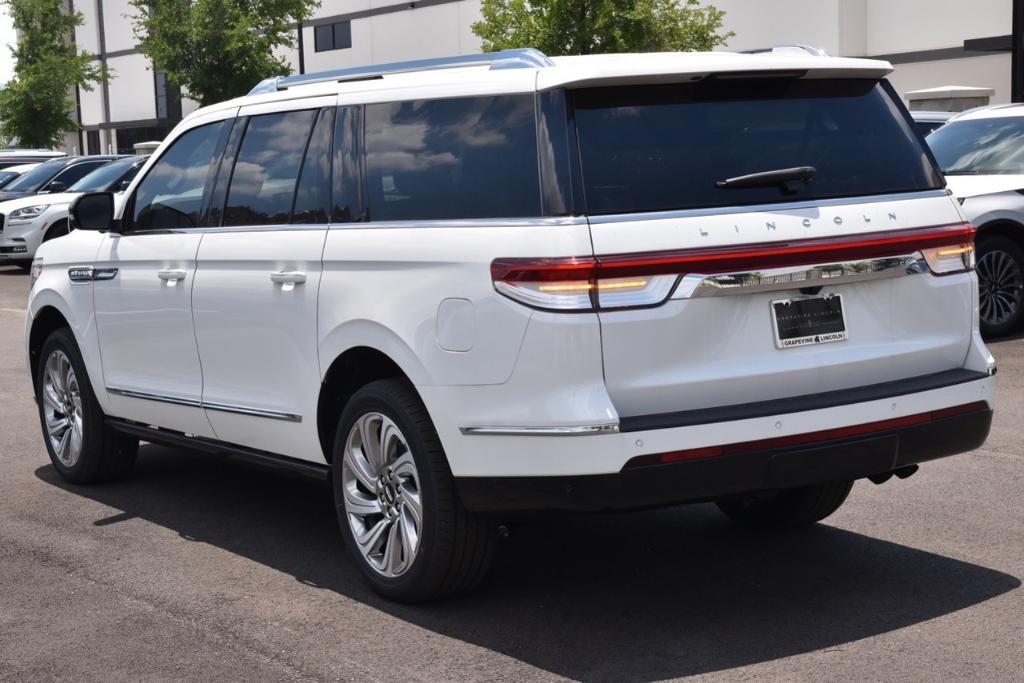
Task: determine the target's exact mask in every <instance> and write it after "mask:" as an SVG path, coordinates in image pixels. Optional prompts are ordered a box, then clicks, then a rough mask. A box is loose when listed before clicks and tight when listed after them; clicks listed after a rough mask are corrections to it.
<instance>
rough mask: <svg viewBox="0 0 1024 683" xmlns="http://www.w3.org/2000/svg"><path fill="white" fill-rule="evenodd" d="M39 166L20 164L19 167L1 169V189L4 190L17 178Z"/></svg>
mask: <svg viewBox="0 0 1024 683" xmlns="http://www.w3.org/2000/svg"><path fill="white" fill-rule="evenodd" d="M38 165H39V164H19V165H18V166H7V167H6V168H2V169H0V189H3V188H4V187H5V186H6V185H7V184H8V183H11V182H14V180H15V179H16V178H20V177H21V176H22V175H23V174H24V173H26V172H27V171H31V170H32V169H33V168H35V167H36V166H38Z"/></svg>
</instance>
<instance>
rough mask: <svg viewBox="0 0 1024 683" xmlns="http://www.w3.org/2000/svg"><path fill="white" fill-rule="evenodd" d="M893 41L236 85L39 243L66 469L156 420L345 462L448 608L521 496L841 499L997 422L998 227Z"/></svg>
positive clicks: (828, 507)
mask: <svg viewBox="0 0 1024 683" xmlns="http://www.w3.org/2000/svg"><path fill="white" fill-rule="evenodd" d="M889 70H890V67H889V65H888V64H886V63H883V62H877V61H867V60H851V59H836V58H830V57H824V56H814V55H809V54H791V53H790V54H772V53H767V54H757V55H741V54H722V53H715V54H681V53H680V54H648V55H613V56H589V57H565V58H555V59H549V58H547V57H545V56H544V55H542V54H540V53H538V52H535V51H532V50H526V51H511V52H502V53H495V54H491V55H482V56H481V55H476V56H472V57H459V58H453V59H449V60H432V61H429V62H420V63H411V64H410V63H406V64H398V65H390V66H387V67H377V68H373V69H350V70H343V71H338V72H332V73H328V74H316V75H312V76H310V75H307V76H295V77H290V78H281V79H275V80H272V81H268V82H265V83H263V84H261V85H260V86H258V87H257V88H256V89H255V90H254V92H253V93H251V94H250V96H247V97H244V98H241V99H238V100H234V101H231V102H225V103H223V104H219V105H215V106H212V107H208V108H206V109H203V110H200V111H198V112H196V113H194V114H192V115H191V116H189V117H188V118H187V119H186V120H185V121H184V122H183V123H182V124H181V125H179V126H178V128H177V129H176V130H175V131H174V132H173V133H172V134H171V135H170V136H169V137H168V139H167V140H166V141H165V142H164V143H163V145H162V146H161V147H160V149H159V150H158V151H157V152H156V153H155V154H154V155H153V157H152V158H151V159H150V160H149V162H148V163H147V164H146V166H145V167H144V168H143V169H142V171H141V172H140V173H139V175H138V177H137V178H136V179H135V180H134V181H133V182H132V185H131V187H129V188H128V190H127V191H126V192H125V193H124V197H123V198H115V197H114V196H113V195H111V194H109V193H93V194H86V195H82V196H81V197H80V198H79V199H78V200H77V202H76V203H75V204H74V205H73V206H72V209H71V214H72V225H73V227H77V229H75V230H73V231H72V232H71V234H70V235H69V236H68V237H65V238H63V239H60V240H56V241H53V242H47V243H46V244H44V245H42V247H41V248H40V250H39V259H38V260H37V261H36V262H35V264H34V266H33V277H34V284H33V287H32V292H31V299H30V305H29V310H30V315H29V317H28V324H27V331H26V345H27V350H28V358H29V364H30V366H31V371H32V378H33V381H34V386H35V392H36V395H37V397H38V403H39V412H40V418H41V421H42V425H43V434H44V436H45V441H46V447H47V449H48V451H49V453H50V457H51V459H52V461H53V465H54V467H55V468H56V469H57V470H58V472H59V473H60V474H61V475H62V476H63V477H64V478H65V479H67V480H69V481H72V482H76V483H88V482H95V481H100V480H104V479H109V478H112V477H116V476H121V475H124V474H125V473H126V472H127V471H128V470H129V469H130V468H131V465H132V461H133V459H134V457H135V453H136V448H137V445H138V442H139V440H140V439H141V440H144V441H152V442H162V443H169V444H180V445H183V446H186V447H189V448H195V449H200V450H204V451H209V452H211V453H219V454H225V455H227V456H229V457H233V458H238V459H244V460H248V461H251V462H254V463H258V464H262V465H266V466H269V467H273V468H277V469H279V470H286V471H290V472H293V473H297V474H300V475H308V476H311V477H316V478H320V479H325V478H329V479H330V481H331V482H332V483H333V487H334V494H335V499H336V501H337V511H338V518H339V522H340V526H341V530H342V533H343V535H344V538H345V541H346V543H347V545H348V547H349V548H350V549H351V551H352V556H353V557H354V558H355V561H356V562H357V563H358V565H359V567H360V568H361V570H362V573H363V574H364V575H365V576H366V578H367V579H368V580H369V582H370V583H371V584H372V585H373V586H374V588H375V589H376V590H378V591H379V592H381V593H383V594H385V595H387V596H390V597H393V598H396V599H402V600H421V599H426V598H430V597H434V596H438V595H445V594H450V593H453V592H456V591H459V590H464V589H466V588H469V587H471V586H472V585H474V584H475V583H476V582H477V581H478V580H479V579H480V578H481V577H482V576H483V574H484V572H485V570H486V568H487V566H488V563H489V562H490V559H491V557H492V553H493V550H494V547H495V543H496V539H497V535H498V533H497V529H498V527H497V522H498V521H500V520H502V519H503V518H504V517H505V516H506V515H511V514H513V513H516V512H520V511H538V510H600V509H612V508H630V507H639V506H650V505H662V504H670V503H680V502H689V501H716V502H718V503H719V505H720V507H721V508H722V510H723V511H724V512H725V513H726V514H728V515H729V516H730V517H732V518H733V519H735V520H737V521H739V522H741V523H744V524H748V525H752V526H757V527H768V526H786V525H795V524H808V523H813V522H815V521H817V520H820V519H822V518H824V517H826V516H827V515H829V514H830V513H831V512H833V511H834V510H835V509H836V508H838V507H839V505H840V504H841V503H842V502H843V500H844V499H845V497H846V495H847V494H848V492H849V491H850V487H851V483H852V482H853V481H854V480H855V479H858V478H863V477H867V478H870V479H872V480H874V481H875V482H876V483H881V482H882V481H884V480H886V479H887V478H889V477H891V476H892V475H894V474H895V475H898V476H899V477H905V476H909V475H910V474H912V473H913V472H914V471H915V470H916V468H917V463H920V462H922V461H925V460H930V459H933V458H938V457H942V456H948V455H952V454H954V453H960V452H964V451H967V450H970V449H973V448H976V447H977V446H979V445H980V444H981V443H982V442H983V441H984V439H985V438H986V435H987V434H988V430H989V425H990V422H991V415H992V403H993V396H994V391H995V384H994V377H993V374H994V373H995V365H994V362H993V359H992V357H991V355H990V354H989V353H988V351H987V350H986V348H985V346H984V344H983V343H982V340H981V337H980V335H979V333H978V324H977V312H976V304H975V302H976V301H977V282H976V279H975V276H974V273H973V272H972V266H973V238H974V231H973V228H972V227H971V226H970V225H967V224H966V223H965V222H964V219H963V216H962V215H961V213H960V209H959V207H958V205H957V203H956V201H954V200H953V199H952V198H951V197H950V196H949V194H948V193H947V191H946V190H945V188H944V185H943V179H942V176H941V175H940V174H939V172H938V170H937V168H936V166H935V164H934V162H933V160H932V158H931V156H930V155H929V154H928V152H927V151H926V150H924V149H923V148H922V145H921V143H920V141H919V138H918V136H917V135H916V134H915V133H914V131H913V128H912V122H911V120H910V118H909V116H908V114H907V112H906V110H905V109H904V108H903V107H902V106H901V105H900V104H899V101H898V99H897V98H896V96H895V95H894V94H893V91H892V88H891V87H890V86H889V85H888V83H887V82H886V81H885V80H884V77H885V75H886V74H887V73H888V72H889Z"/></svg>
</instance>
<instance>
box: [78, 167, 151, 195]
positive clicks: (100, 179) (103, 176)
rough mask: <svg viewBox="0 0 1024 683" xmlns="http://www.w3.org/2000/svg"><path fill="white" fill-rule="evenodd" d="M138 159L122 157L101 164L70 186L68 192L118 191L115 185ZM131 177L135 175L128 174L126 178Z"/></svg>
mask: <svg viewBox="0 0 1024 683" xmlns="http://www.w3.org/2000/svg"><path fill="white" fill-rule="evenodd" d="M137 161H138V160H137V159H122V160H121V161H115V162H113V163H110V164H107V165H106V166H101V167H100V168H97V169H96V170H95V171H93V172H92V173H90V174H89V175H87V176H85V177H84V178H82V179H81V180H79V181H78V182H77V183H75V184H74V185H72V186H71V187H69V188H68V192H105V191H111V192H117V190H118V188H117V187H115V185H117V184H118V183H119V181H120V180H121V176H123V175H125V174H126V173H128V171H130V170H131V168H132V165H133V164H135V163H136V162H137ZM131 177H133V176H128V177H127V178H125V179H126V180H129V179H131Z"/></svg>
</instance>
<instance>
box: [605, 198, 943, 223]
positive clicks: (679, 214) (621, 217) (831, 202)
mask: <svg viewBox="0 0 1024 683" xmlns="http://www.w3.org/2000/svg"><path fill="white" fill-rule="evenodd" d="M945 196H947V193H946V190H945V189H941V190H922V191H920V192H900V193H895V194H886V195H879V194H876V195H866V196H863V197H837V198H835V199H817V200H815V199H811V200H807V201H802V202H778V203H775V204H756V205H755V204H751V205H742V206H719V207H710V208H706V209H676V210H674V211H651V212H647V213H621V214H608V215H592V216H590V224H591V225H603V224H607V223H627V222H629V223H632V222H636V221H659V220H665V219H671V218H706V217H708V216H728V215H730V214H738V213H744V214H752V213H779V212H782V211H791V210H793V209H816V208H821V207H825V206H855V205H860V204H882V203H885V202H898V201H907V200H911V199H930V198H934V197H945Z"/></svg>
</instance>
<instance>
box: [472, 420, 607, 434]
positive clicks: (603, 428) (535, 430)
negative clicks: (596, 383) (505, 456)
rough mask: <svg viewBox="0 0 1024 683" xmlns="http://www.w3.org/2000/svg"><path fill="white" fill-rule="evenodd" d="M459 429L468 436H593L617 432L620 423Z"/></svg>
mask: <svg viewBox="0 0 1024 683" xmlns="http://www.w3.org/2000/svg"><path fill="white" fill-rule="evenodd" d="M459 431H460V432H462V433H463V434H464V435H466V436H480V435H489V436H593V435H595V434H617V433H618V431H619V423H618V422H609V423H606V424H599V425H567V426H560V427H515V426H512V427H460V428H459Z"/></svg>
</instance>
